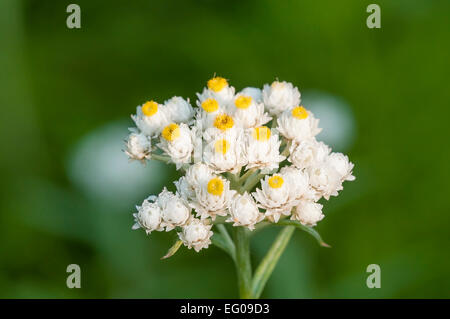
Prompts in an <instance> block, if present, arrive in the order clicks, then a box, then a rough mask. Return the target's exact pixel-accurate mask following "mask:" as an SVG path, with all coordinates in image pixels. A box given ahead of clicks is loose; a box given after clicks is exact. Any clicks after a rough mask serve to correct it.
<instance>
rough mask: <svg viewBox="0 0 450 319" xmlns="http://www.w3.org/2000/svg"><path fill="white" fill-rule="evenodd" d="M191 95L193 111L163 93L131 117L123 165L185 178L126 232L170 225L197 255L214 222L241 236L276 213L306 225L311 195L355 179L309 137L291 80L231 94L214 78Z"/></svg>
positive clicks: (317, 213) (317, 215)
mask: <svg viewBox="0 0 450 319" xmlns="http://www.w3.org/2000/svg"><path fill="white" fill-rule="evenodd" d="M197 98H198V99H197V102H196V104H197V107H196V108H193V107H192V105H191V104H190V103H189V100H185V99H183V98H181V97H173V98H171V99H170V100H168V101H166V102H165V103H164V104H159V103H157V102H155V101H149V102H146V103H144V104H143V105H140V106H138V107H137V111H136V114H135V115H132V119H133V120H134V122H135V123H136V128H132V129H130V130H131V134H130V135H129V137H128V140H127V142H126V146H127V149H126V154H127V155H128V156H129V157H130V159H134V160H139V161H142V162H145V161H146V160H149V159H151V158H154V159H158V160H165V161H167V162H172V163H174V164H175V165H176V167H177V169H180V170H182V171H183V172H184V173H185V174H184V176H183V177H181V178H180V179H179V180H177V181H176V182H175V186H176V192H175V193H172V192H169V191H168V190H167V189H164V190H163V191H162V192H161V193H160V194H159V195H158V196H150V197H149V198H147V199H146V200H144V202H143V203H142V205H141V206H137V211H138V212H137V213H136V214H134V217H135V220H136V223H135V225H134V226H133V229H136V228H143V229H144V230H145V231H146V232H147V233H151V232H152V231H155V230H156V231H162V230H165V231H170V230H173V229H177V231H178V236H179V238H180V239H181V240H182V242H183V243H184V245H186V246H187V247H189V248H194V249H195V250H196V251H199V250H200V249H202V248H206V247H208V245H209V244H210V243H211V236H212V234H213V233H212V231H211V228H212V226H213V223H214V222H217V219H216V218H217V216H222V217H220V218H223V219H222V222H229V223H232V225H233V226H243V227H247V228H249V229H250V230H253V229H254V228H255V225H256V224H257V223H259V222H261V221H263V220H264V219H265V220H267V221H270V222H275V223H276V222H278V221H279V220H280V218H285V216H290V219H292V220H297V221H299V222H300V223H301V224H303V225H307V226H315V225H316V224H317V222H319V221H320V220H322V218H323V217H324V215H323V214H322V205H321V204H319V203H318V201H319V199H321V198H322V197H323V198H325V199H329V197H330V196H336V195H337V194H338V191H340V190H342V183H343V182H344V181H346V180H347V181H351V180H354V179H355V178H354V176H353V175H352V169H353V164H352V163H351V162H350V161H349V159H348V157H347V156H345V155H343V154H341V153H331V149H330V148H329V147H328V146H327V145H325V144H324V143H322V142H318V141H317V140H316V138H315V136H316V135H317V134H318V133H319V132H320V131H321V129H320V128H319V127H318V123H319V120H318V119H316V118H315V117H314V114H312V113H311V112H310V111H308V110H307V109H305V108H304V107H303V106H302V105H301V104H300V92H299V90H298V89H297V88H296V87H294V86H293V85H292V84H291V83H287V82H279V81H275V82H273V83H272V84H271V85H269V84H266V85H264V88H263V89H262V90H260V89H257V88H245V89H244V90H242V91H241V92H238V93H235V89H234V87H232V86H230V85H229V84H228V82H227V80H226V79H224V78H221V77H214V78H212V79H211V80H209V81H208V83H207V87H205V88H204V89H203V91H202V93H198V94H197ZM269 122H270V123H269ZM258 182H260V185H261V186H260V188H257V189H256V190H255V191H254V192H251V191H252V190H253V188H254V187H255V186H256V185H257V183H258Z"/></svg>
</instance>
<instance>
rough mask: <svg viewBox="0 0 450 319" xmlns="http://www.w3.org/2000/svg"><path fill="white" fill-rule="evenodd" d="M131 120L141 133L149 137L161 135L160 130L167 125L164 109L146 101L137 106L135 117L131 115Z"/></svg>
mask: <svg viewBox="0 0 450 319" xmlns="http://www.w3.org/2000/svg"><path fill="white" fill-rule="evenodd" d="M131 118H132V119H133V121H134V122H135V123H136V126H137V127H138V128H139V129H140V130H141V131H142V133H144V134H145V135H148V136H150V137H154V136H156V135H158V134H159V133H161V131H162V129H163V128H164V127H165V126H166V125H167V124H168V123H169V119H168V116H167V114H166V112H165V111H164V107H163V106H162V105H160V104H158V103H157V102H155V101H148V102H145V103H144V104H142V105H141V106H138V107H137V109H136V115H132V116H131Z"/></svg>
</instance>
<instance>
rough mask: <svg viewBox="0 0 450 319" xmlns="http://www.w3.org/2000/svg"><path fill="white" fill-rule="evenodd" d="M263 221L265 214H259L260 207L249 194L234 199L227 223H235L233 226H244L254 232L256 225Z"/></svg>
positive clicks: (238, 195)
mask: <svg viewBox="0 0 450 319" xmlns="http://www.w3.org/2000/svg"><path fill="white" fill-rule="evenodd" d="M263 219H264V214H262V213H260V212H259V209H258V206H257V205H256V203H255V201H254V199H253V198H252V197H251V196H250V194H249V193H247V192H245V193H244V194H243V195H240V194H237V195H236V196H235V197H234V198H233V201H232V203H231V206H230V216H229V217H228V219H227V222H230V223H233V226H244V227H247V228H248V229H250V230H253V229H255V225H256V224H257V223H259V222H260V221H262V220H263Z"/></svg>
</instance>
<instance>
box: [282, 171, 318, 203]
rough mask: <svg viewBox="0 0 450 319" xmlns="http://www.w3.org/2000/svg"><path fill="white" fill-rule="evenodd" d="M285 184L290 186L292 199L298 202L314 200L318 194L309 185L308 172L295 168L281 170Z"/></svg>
mask: <svg viewBox="0 0 450 319" xmlns="http://www.w3.org/2000/svg"><path fill="white" fill-rule="evenodd" d="M280 174H281V175H282V176H283V178H284V181H285V183H287V185H289V189H290V197H291V198H293V199H296V200H301V199H313V198H314V197H315V195H316V192H315V191H314V190H313V189H312V188H311V186H310V185H309V176H308V174H307V173H306V172H304V171H303V170H301V169H298V168H296V167H294V166H285V167H283V168H282V169H281V170H280Z"/></svg>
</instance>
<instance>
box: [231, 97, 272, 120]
mask: <svg viewBox="0 0 450 319" xmlns="http://www.w3.org/2000/svg"><path fill="white" fill-rule="evenodd" d="M228 112H229V113H230V114H231V116H232V117H233V118H234V119H236V122H237V124H238V125H239V126H241V127H243V128H250V127H257V126H261V125H264V124H266V123H267V122H269V121H270V120H271V119H272V118H271V117H270V116H269V115H268V114H267V113H265V112H264V104H262V103H258V102H256V101H255V99H254V98H253V97H251V96H250V95H245V94H242V93H238V94H236V96H235V97H234V99H233V100H232V101H231V103H230V104H228Z"/></svg>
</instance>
